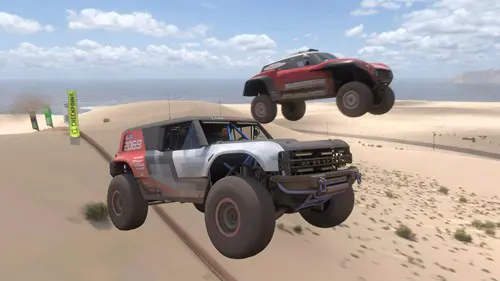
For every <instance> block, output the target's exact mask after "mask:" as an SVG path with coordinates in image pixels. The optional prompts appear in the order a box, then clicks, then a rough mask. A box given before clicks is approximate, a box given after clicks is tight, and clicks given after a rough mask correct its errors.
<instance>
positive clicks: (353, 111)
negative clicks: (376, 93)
mask: <svg viewBox="0 0 500 281" xmlns="http://www.w3.org/2000/svg"><path fill="white" fill-rule="evenodd" d="M335 99H336V102H337V107H338V109H339V111H340V112H341V113H342V114H344V115H345V116H347V117H361V116H363V115H365V114H366V113H367V112H368V111H369V110H370V109H371V108H372V106H373V94H372V91H371V90H370V88H368V86H367V85H366V84H364V83H362V82H358V81H353V82H349V83H346V84H344V85H343V86H342V87H340V89H339V91H338V92H337V96H336V98H335Z"/></svg>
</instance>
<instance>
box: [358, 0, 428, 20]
mask: <svg viewBox="0 0 500 281" xmlns="http://www.w3.org/2000/svg"><path fill="white" fill-rule="evenodd" d="M429 1H432V0H362V1H361V3H360V8H359V9H356V10H354V11H352V12H351V15H353V16H369V15H374V14H377V13H378V12H379V9H388V10H397V9H400V8H401V7H403V6H405V7H407V8H408V7H411V6H413V3H416V2H429Z"/></svg>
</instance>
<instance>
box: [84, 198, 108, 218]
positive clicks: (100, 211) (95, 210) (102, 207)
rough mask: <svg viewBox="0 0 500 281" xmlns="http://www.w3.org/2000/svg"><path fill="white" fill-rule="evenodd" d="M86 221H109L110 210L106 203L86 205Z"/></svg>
mask: <svg viewBox="0 0 500 281" xmlns="http://www.w3.org/2000/svg"><path fill="white" fill-rule="evenodd" d="M84 214H85V219H86V220H90V221H103V220H106V219H108V208H107V206H106V204H105V203H102V202H99V203H89V204H87V205H85V210H84Z"/></svg>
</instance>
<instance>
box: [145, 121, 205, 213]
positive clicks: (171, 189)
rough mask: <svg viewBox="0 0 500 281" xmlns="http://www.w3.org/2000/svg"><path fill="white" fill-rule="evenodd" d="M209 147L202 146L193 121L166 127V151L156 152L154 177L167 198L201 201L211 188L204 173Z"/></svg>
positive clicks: (164, 146) (164, 141)
mask: <svg viewBox="0 0 500 281" xmlns="http://www.w3.org/2000/svg"><path fill="white" fill-rule="evenodd" d="M207 150H208V149H207V148H206V147H201V146H200V145H199V139H198V135H197V131H196V128H195V126H194V125H193V122H186V123H183V124H178V125H173V126H168V127H166V128H165V134H164V139H163V145H162V150H161V151H157V152H156V157H155V158H156V159H155V161H154V163H155V165H154V167H151V172H152V173H151V174H152V176H153V177H154V180H155V181H156V182H157V183H158V184H159V185H160V190H161V191H162V193H163V195H164V196H165V197H167V198H171V199H175V200H177V201H185V202H196V203H197V202H200V200H201V201H202V200H203V198H204V195H205V190H206V188H207V186H208V176H207V175H202V174H201V171H202V170H203V169H202V168H203V166H204V165H205V162H206V153H207Z"/></svg>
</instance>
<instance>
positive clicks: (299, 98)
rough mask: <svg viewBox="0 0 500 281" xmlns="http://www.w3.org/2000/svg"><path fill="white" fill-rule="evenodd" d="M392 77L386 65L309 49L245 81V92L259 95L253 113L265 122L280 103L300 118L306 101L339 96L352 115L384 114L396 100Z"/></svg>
mask: <svg viewBox="0 0 500 281" xmlns="http://www.w3.org/2000/svg"><path fill="white" fill-rule="evenodd" d="M392 80H393V73H392V70H391V69H390V68H389V67H388V66H387V65H386V64H383V63H368V62H365V61H362V60H359V59H355V58H337V57H336V56H334V55H332V54H330V53H326V52H320V51H318V50H316V49H309V50H307V51H301V52H297V53H295V54H293V55H291V56H288V57H285V58H283V59H281V60H279V61H276V62H273V63H270V64H268V65H266V66H264V67H263V68H262V70H261V72H260V73H259V74H257V75H255V76H254V77H252V78H250V79H249V80H248V81H247V82H246V83H245V88H244V90H243V96H245V97H254V99H253V101H252V105H251V113H252V116H253V118H254V119H255V120H257V121H258V122H260V123H264V124H265V123H270V122H272V121H273V120H274V119H275V118H276V114H277V104H281V112H282V114H283V116H284V117H285V118H286V119H288V120H290V121H297V120H300V119H301V118H302V117H303V116H304V114H305V112H306V103H305V101H306V100H315V99H326V98H336V102H337V107H338V109H339V110H340V112H341V113H342V114H344V115H345V116H348V117H360V116H363V115H364V114H366V113H368V112H369V113H371V114H374V115H382V114H385V113H387V112H389V111H390V110H391V109H392V107H393V105H394V100H395V96H394V92H393V91H392V89H391V87H390V86H389V85H390V84H391V82H392Z"/></svg>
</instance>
